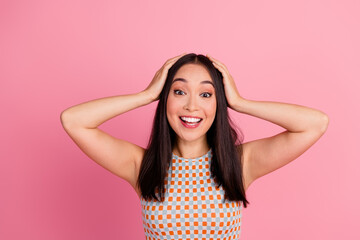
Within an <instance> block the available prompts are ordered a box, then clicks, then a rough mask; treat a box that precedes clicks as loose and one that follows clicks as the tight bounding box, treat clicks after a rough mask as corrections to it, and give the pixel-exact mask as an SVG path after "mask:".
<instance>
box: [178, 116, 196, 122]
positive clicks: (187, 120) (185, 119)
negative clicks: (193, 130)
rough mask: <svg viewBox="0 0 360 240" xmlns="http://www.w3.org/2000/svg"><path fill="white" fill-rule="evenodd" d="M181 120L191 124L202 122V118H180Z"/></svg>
mask: <svg viewBox="0 0 360 240" xmlns="http://www.w3.org/2000/svg"><path fill="white" fill-rule="evenodd" d="M180 118H181V119H182V120H184V121H185V122H191V123H196V122H200V121H201V118H187V117H180Z"/></svg>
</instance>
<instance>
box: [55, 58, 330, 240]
mask: <svg viewBox="0 0 360 240" xmlns="http://www.w3.org/2000/svg"><path fill="white" fill-rule="evenodd" d="M157 100H159V102H158V106H157V109H156V114H155V118H154V122H153V129H152V133H151V136H150V141H149V144H148V146H147V148H146V149H145V148H142V147H140V146H137V145H135V144H133V143H130V142H127V141H125V140H122V139H117V138H115V137H113V136H111V135H109V134H107V133H105V132H103V131H102V130H100V129H98V128H97V127H98V126H99V125H100V124H102V123H103V122H105V121H107V120H109V119H111V118H113V117H115V116H117V115H120V114H122V113H124V112H127V111H130V110H132V109H135V108H138V107H140V106H144V105H146V104H149V103H151V102H153V101H157ZM228 107H230V108H232V109H233V110H235V111H237V112H240V113H244V114H249V115H252V116H254V117H259V118H262V119H264V120H267V121H270V122H272V123H274V124H277V125H279V126H281V127H283V128H285V129H287V130H286V131H283V132H281V133H279V134H276V135H274V136H271V137H267V138H263V139H258V140H254V141H250V142H246V143H242V140H241V141H240V140H239V139H238V135H237V132H236V131H235V126H234V125H233V123H232V122H231V120H230V118H229V116H228ZM61 122H62V125H63V127H64V129H65V131H66V132H67V133H68V134H69V136H70V137H71V138H72V139H73V141H74V142H75V143H76V144H77V145H78V146H79V148H80V149H81V150H82V151H83V152H84V153H85V154H86V155H87V156H89V157H90V158H91V159H92V160H94V161H95V162H96V163H98V164H99V165H101V166H102V167H104V168H105V169H107V170H109V171H111V172H112V173H114V174H116V175H117V176H119V177H120V178H122V179H124V180H126V181H127V182H128V183H129V184H130V185H131V186H132V187H133V188H134V190H135V191H136V193H137V194H138V196H139V199H140V201H141V206H142V216H143V226H144V231H145V235H146V239H236V238H239V236H240V230H241V216H242V208H243V206H244V207H246V206H247V204H248V203H249V202H248V201H247V199H246V194H245V192H246V190H247V189H248V188H249V186H250V184H251V183H252V182H254V181H255V180H256V179H258V178H260V177H261V176H264V175H265V174H268V173H270V172H272V171H274V170H276V169H278V168H280V167H282V166H284V165H286V164H288V163H289V162H291V161H293V160H294V159H296V158H297V157H299V156H300V155H301V154H302V153H304V152H305V151H306V150H307V149H309V148H310V147H311V146H312V145H313V144H314V143H315V142H316V141H317V140H318V139H319V138H320V137H321V136H322V135H323V134H324V132H325V131H326V129H327V126H328V122H329V119H328V116H327V115H326V114H325V113H323V112H321V111H319V110H315V109H312V108H307V107H304V106H299V105H294V104H287V103H279V102H264V101H254V100H249V99H245V98H243V97H242V96H241V95H240V94H239V92H238V90H237V88H236V85H235V82H234V80H233V78H232V76H231V75H230V73H229V71H228V70H227V68H226V66H225V65H224V64H223V63H221V62H220V61H218V60H216V59H214V58H213V57H210V56H209V55H207V56H204V55H196V54H194V53H191V54H182V55H179V56H177V57H174V58H171V59H169V60H168V61H166V62H165V64H164V65H163V66H162V67H161V68H160V69H159V70H158V71H157V72H156V74H155V76H154V78H153V80H152V81H151V83H150V84H149V86H148V87H147V88H146V89H145V90H143V91H141V92H139V93H135V94H129V95H119V96H112V97H106V98H101V99H96V100H92V101H89V102H85V103H81V104H79V105H75V106H73V107H70V108H68V109H66V110H65V111H63V112H62V114H61Z"/></svg>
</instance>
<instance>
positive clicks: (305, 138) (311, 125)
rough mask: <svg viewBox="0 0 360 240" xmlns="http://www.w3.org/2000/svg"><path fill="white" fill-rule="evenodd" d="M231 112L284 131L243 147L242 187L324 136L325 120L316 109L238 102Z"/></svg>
mask: <svg viewBox="0 0 360 240" xmlns="http://www.w3.org/2000/svg"><path fill="white" fill-rule="evenodd" d="M234 109H235V110H236V111H238V112H241V113H245V114H248V115H251V116H254V117H258V118H261V119H264V120H267V121H270V122H272V123H275V124H277V125H279V126H281V127H284V128H285V129H287V130H286V131H283V132H281V133H279V134H276V135H274V136H271V137H267V138H262V139H257V140H254V141H250V142H246V143H244V144H243V155H244V170H245V184H246V185H245V187H246V189H247V188H248V187H249V185H250V184H251V183H252V182H253V181H255V180H256V179H258V178H260V177H261V176H264V175H266V174H268V173H270V172H273V171H275V170H276V169H279V168H281V167H283V166H284V165H286V164H288V163H290V162H291V161H293V160H295V159H296V158H298V157H299V156H300V155H301V154H303V153H304V152H305V151H306V150H308V149H309V148H310V147H311V146H312V145H313V144H314V143H315V142H316V141H318V140H319V138H320V137H321V136H322V135H323V134H324V133H325V131H326V129H327V127H328V124H329V118H328V116H327V115H326V114H325V113H323V112H321V111H319V110H316V109H312V108H308V107H304V106H299V105H295V104H289V103H279V102H264V101H252V100H245V99H243V98H242V99H239V100H238V101H237V104H235V106H234Z"/></svg>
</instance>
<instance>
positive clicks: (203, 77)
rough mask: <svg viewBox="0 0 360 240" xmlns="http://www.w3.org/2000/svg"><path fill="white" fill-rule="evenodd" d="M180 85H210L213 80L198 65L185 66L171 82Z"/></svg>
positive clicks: (205, 70) (206, 71)
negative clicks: (178, 82) (177, 82)
mask: <svg viewBox="0 0 360 240" xmlns="http://www.w3.org/2000/svg"><path fill="white" fill-rule="evenodd" d="M176 81H180V82H182V83H205V82H207V83H208V82H210V83H212V82H213V80H212V78H211V76H210V74H209V72H208V70H207V69H206V67H204V66H202V65H200V64H185V65H183V66H182V67H181V68H180V69H179V70H178V71H177V72H176V74H175V76H174V78H173V82H176Z"/></svg>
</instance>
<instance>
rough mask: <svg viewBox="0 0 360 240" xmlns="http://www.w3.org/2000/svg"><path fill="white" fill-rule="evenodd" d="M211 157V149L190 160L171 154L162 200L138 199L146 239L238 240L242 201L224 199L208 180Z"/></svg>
mask: <svg viewBox="0 0 360 240" xmlns="http://www.w3.org/2000/svg"><path fill="white" fill-rule="evenodd" d="M211 158H212V151H211V149H210V150H209V151H208V152H207V153H206V154H205V155H203V156H202V157H198V158H191V159H186V158H182V157H179V156H177V155H175V154H172V161H171V164H170V167H169V172H168V174H167V175H166V179H165V191H166V192H165V197H164V200H165V201H164V202H158V201H156V200H151V201H146V200H145V199H144V198H143V197H141V209H142V220H143V226H144V231H145V236H146V240H160V239H169V240H179V239H182V240H190V239H191V240H217V239H221V240H227V239H239V237H240V232H241V228H240V227H241V216H242V209H243V205H242V202H241V201H238V202H237V201H229V200H225V199H224V193H225V192H224V190H223V188H222V186H220V187H219V188H218V187H216V184H215V182H214V180H213V179H212V178H210V163H211ZM169 173H170V174H169ZM156 193H158V192H157V191H156ZM157 196H158V195H157ZM223 201H224V202H223Z"/></svg>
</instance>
